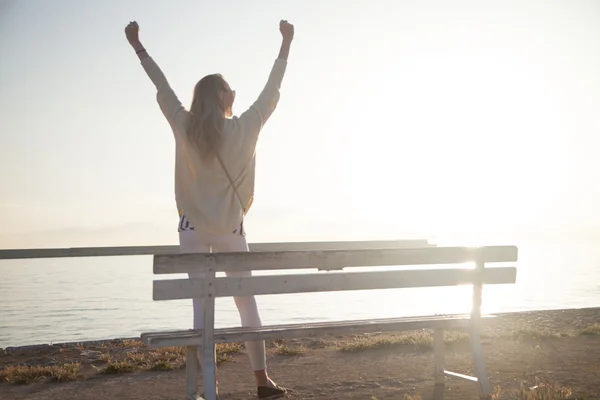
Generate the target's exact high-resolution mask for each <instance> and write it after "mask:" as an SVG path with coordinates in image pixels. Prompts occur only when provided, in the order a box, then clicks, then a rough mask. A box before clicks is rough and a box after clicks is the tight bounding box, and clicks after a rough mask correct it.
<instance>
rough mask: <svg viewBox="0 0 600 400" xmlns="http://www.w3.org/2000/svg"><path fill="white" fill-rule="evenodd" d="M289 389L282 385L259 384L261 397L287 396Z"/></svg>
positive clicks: (276, 397)
mask: <svg viewBox="0 0 600 400" xmlns="http://www.w3.org/2000/svg"><path fill="white" fill-rule="evenodd" d="M286 393H287V390H286V389H285V388H282V387H281V386H277V385H276V386H275V387H269V386H259V387H258V391H257V395H258V398H259V399H278V398H280V397H283V396H285V394H286Z"/></svg>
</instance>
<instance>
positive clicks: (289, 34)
mask: <svg viewBox="0 0 600 400" xmlns="http://www.w3.org/2000/svg"><path fill="white" fill-rule="evenodd" d="M279 32H281V36H283V38H284V39H286V40H292V39H293V38H294V25H292V24H290V23H289V22H287V20H285V19H282V20H281V21H280V22H279Z"/></svg>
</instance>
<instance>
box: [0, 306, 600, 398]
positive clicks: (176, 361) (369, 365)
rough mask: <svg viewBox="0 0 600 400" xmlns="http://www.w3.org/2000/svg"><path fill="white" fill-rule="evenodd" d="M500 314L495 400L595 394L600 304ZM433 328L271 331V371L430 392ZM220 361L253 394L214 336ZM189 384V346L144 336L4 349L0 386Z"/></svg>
mask: <svg viewBox="0 0 600 400" xmlns="http://www.w3.org/2000/svg"><path fill="white" fill-rule="evenodd" d="M494 315H495V316H496V317H497V318H490V319H488V320H485V322H484V323H483V326H482V346H483V352H484V359H485V362H486V366H487V372H488V376H489V379H490V383H491V384H492V387H493V388H494V390H495V393H496V396H495V397H493V399H494V400H502V399H506V400H542V399H574V400H575V399H577V400H590V399H591V400H598V399H600V368H599V367H598V366H600V350H599V349H600V307H592V308H579V309H563V310H542V311H526V312H509V313H501V314H494ZM432 336H433V335H432V333H431V332H430V331H429V330H418V331H405V332H397V333H394V332H389V333H374V334H348V335H335V336H323V337H317V338H300V339H285V340H272V341H267V343H266V345H267V346H266V348H267V360H268V368H269V371H270V372H269V374H270V375H271V376H272V378H273V379H274V380H275V381H277V382H278V383H280V384H282V385H283V386H285V387H287V388H288V389H289V390H290V393H289V395H288V396H287V397H286V398H287V399H294V400H295V399H297V400H300V399H356V400H359V399H360V400H364V399H376V400H384V399H398V398H400V399H402V398H404V399H405V400H422V399H427V398H431V397H432V390H433V388H434V379H433V374H432V369H433V361H432V360H433V358H432V357H433V342H432ZM445 347H446V363H447V366H448V368H449V369H450V370H452V371H457V372H460V373H466V374H472V372H473V360H472V353H471V347H470V339H469V336H468V335H467V334H465V333H464V332H451V331H447V332H445ZM217 362H218V365H219V369H218V379H219V387H220V388H221V390H220V398H221V399H222V400H244V399H255V398H256V394H255V388H254V382H253V378H252V377H251V371H250V366H249V362H248V358H247V355H246V354H245V350H244V346H243V345H242V344H236V343H231V344H225V345H218V347H217ZM446 382H447V383H446V386H445V389H444V390H445V392H444V393H445V399H446V400H465V399H472V398H476V396H477V389H476V385H475V384H474V383H473V382H468V381H458V380H456V379H448V380H447V381H446ZM198 383H199V385H200V386H201V385H202V382H201V379H200V380H199V382H198ZM200 390H201V389H200ZM184 391H185V349H184V348H168V349H150V348H148V347H146V346H145V345H143V344H142V343H141V342H140V340H139V337H133V338H120V339H106V340H93V341H80V342H64V343H52V344H39V345H30V346H16V347H7V348H6V349H2V350H0V398H3V399H7V400H8V399H14V400H25V399H32V400H35V399H37V400H96V399H98V398H118V399H124V400H138V399H139V400H142V399H144V400H148V399H156V400H158V399H173V398H183V397H185V393H184ZM538 392H539V393H540V394H539V395H538V394H537V393H538ZM544 396H545V397H544Z"/></svg>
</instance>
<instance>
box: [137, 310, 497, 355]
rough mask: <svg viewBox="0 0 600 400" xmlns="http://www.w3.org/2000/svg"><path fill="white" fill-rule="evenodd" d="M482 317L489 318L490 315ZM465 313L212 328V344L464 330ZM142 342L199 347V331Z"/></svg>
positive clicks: (149, 335)
mask: <svg viewBox="0 0 600 400" xmlns="http://www.w3.org/2000/svg"><path fill="white" fill-rule="evenodd" d="M486 318H489V319H493V318H494V317H493V316H487V317H486ZM469 326H470V325H469V315H462V314H461V315H438V316H423V317H403V318H383V319H367V320H356V321H334V322H318V323H302V324H289V325H270V326H263V327H259V328H242V327H235V328H221V329H215V331H214V341H215V343H231V342H232V343H242V342H245V341H251V340H259V339H260V340H274V339H289V338H308V337H319V336H323V335H340V334H353V333H357V334H358V333H374V332H400V331H412V330H418V329H432V328H441V329H448V330H467V329H468V328H469ZM141 336H142V340H143V342H144V343H145V344H146V345H148V346H149V347H152V348H162V347H171V346H200V345H201V344H202V331H195V330H180V331H164V332H146V333H142V335H141Z"/></svg>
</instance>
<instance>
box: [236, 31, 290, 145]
mask: <svg viewBox="0 0 600 400" xmlns="http://www.w3.org/2000/svg"><path fill="white" fill-rule="evenodd" d="M279 31H280V32H281V37H282V38H281V47H280V49H279V56H278V57H277V59H276V60H275V64H274V65H273V68H272V69H271V73H270V74H269V79H268V81H267V84H266V85H265V87H264V89H263V90H262V92H261V93H260V95H259V96H258V99H257V100H256V101H255V102H254V104H252V106H250V108H249V109H248V110H247V111H246V112H244V113H243V114H242V115H241V116H240V120H241V122H242V124H243V125H244V126H245V128H246V131H247V133H250V134H254V135H256V136H258V133H259V132H260V130H261V129H262V127H263V125H264V124H265V122H267V120H268V119H269V117H270V116H271V114H273V111H275V108H276V107H277V103H278V102H279V96H280V93H279V90H280V89H281V81H282V80H283V76H284V74H285V70H286V67H287V59H288V56H289V54H290V46H291V44H292V41H293V40H294V25H292V24H290V23H289V22H287V21H285V20H282V21H281V22H280V23H279Z"/></svg>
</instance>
